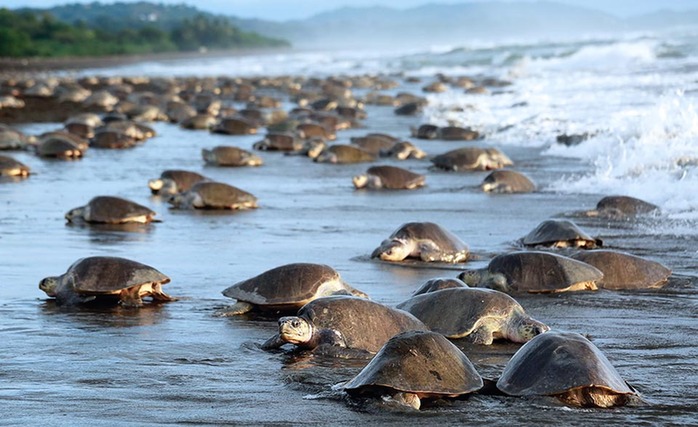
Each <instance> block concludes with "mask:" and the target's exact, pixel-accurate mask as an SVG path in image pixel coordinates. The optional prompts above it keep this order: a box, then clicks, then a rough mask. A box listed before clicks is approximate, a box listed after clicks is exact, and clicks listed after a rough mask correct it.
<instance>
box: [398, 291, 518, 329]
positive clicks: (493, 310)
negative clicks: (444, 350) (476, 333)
mask: <svg viewBox="0 0 698 427" xmlns="http://www.w3.org/2000/svg"><path fill="white" fill-rule="evenodd" d="M397 308H399V309H401V310H405V311H407V312H409V313H412V314H413V315H414V317H416V318H417V319H419V320H421V321H422V322H423V323H424V324H425V325H427V326H428V327H429V329H431V330H432V331H434V332H438V333H440V334H443V335H445V336H446V337H448V338H462V337H464V336H467V335H469V334H470V333H472V332H473V330H474V329H475V326H476V323H477V322H478V321H479V320H480V319H482V318H487V317H490V318H498V319H508V318H509V317H510V316H518V315H522V314H523V313H524V309H523V307H521V305H519V303H518V302H516V300H514V298H512V297H510V296H509V295H507V294H505V293H503V292H499V291H495V290H492V289H478V288H467V287H466V288H452V289H443V290H440V291H435V292H428V293H425V294H422V295H416V296H413V297H412V298H410V299H408V300H407V301H404V302H402V303H400V304H398V305H397Z"/></svg>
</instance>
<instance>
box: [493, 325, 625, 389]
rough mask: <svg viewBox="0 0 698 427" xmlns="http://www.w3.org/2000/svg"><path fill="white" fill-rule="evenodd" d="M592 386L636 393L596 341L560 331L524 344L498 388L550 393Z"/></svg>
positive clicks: (505, 370)
mask: <svg viewBox="0 0 698 427" xmlns="http://www.w3.org/2000/svg"><path fill="white" fill-rule="evenodd" d="M592 386H593V387H597V388H603V389H607V390H611V391H613V392H615V393H617V394H634V391H633V390H632V389H631V388H630V387H629V386H628V384H627V383H626V382H625V381H624V380H623V379H622V378H621V377H620V374H619V373H618V371H616V368H614V367H613V365H611V362H609V361H608V359H607V358H606V356H604V354H603V353H601V351H600V350H599V349H598V348H597V347H596V346H595V345H594V344H592V343H591V342H590V341H589V340H588V339H586V338H584V337H583V336H582V335H580V334H577V333H571V332H559V331H550V332H546V333H544V334H541V335H538V336H536V337H535V338H533V339H532V340H531V341H529V342H527V343H526V344H524V345H523V346H522V347H521V348H520V349H519V350H518V351H517V352H516V353H515V354H514V356H513V357H512V358H511V360H510V361H509V363H507V365H506V367H505V368H504V371H503V372H502V376H501V377H500V378H499V380H498V381H497V388H499V389H500V390H501V391H503V392H504V393H506V394H508V395H512V396H551V395H557V394H561V393H565V392H567V391H570V390H572V389H578V388H586V387H592Z"/></svg>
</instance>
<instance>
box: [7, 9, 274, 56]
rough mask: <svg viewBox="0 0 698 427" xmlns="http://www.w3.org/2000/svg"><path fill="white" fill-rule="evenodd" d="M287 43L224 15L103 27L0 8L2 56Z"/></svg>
mask: <svg viewBox="0 0 698 427" xmlns="http://www.w3.org/2000/svg"><path fill="white" fill-rule="evenodd" d="M280 46H288V43H287V42H286V41H283V40H277V39H272V38H268V37H264V36H261V35H259V34H256V33H251V32H245V31H242V30H240V29H239V28H237V27H235V26H234V25H232V24H231V23H230V22H229V21H228V20H227V19H225V18H223V17H220V18H218V17H208V16H205V15H203V14H197V15H194V16H193V17H190V18H185V19H183V20H182V21H181V22H180V23H179V24H178V25H175V26H173V28H172V29H170V30H167V29H162V28H159V27H157V26H155V25H145V26H143V25H140V26H138V27H136V26H134V27H133V28H129V27H127V26H126V27H124V28H123V29H120V30H118V31H107V30H104V29H101V28H99V27H92V26H88V25H87V24H86V23H85V22H84V21H81V20H77V21H75V22H74V23H72V24H69V23H66V22H63V21H60V20H58V19H56V18H55V17H54V16H53V15H52V14H50V13H48V12H31V11H16V12H15V11H11V10H9V9H7V8H1V9H0V57H13V58H24V57H60V56H101V55H120V54H145V53H154V52H177V51H182V52H187V51H196V50H201V49H233V48H250V47H280Z"/></svg>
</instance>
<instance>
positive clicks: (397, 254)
mask: <svg viewBox="0 0 698 427" xmlns="http://www.w3.org/2000/svg"><path fill="white" fill-rule="evenodd" d="M469 254H470V250H469V248H468V245H467V244H465V243H463V241H461V240H460V239H459V238H458V237H457V236H456V235H454V234H453V233H451V232H450V231H448V230H446V229H445V228H443V227H441V226H440V225H438V224H435V223H433V222H408V223H406V224H403V225H401V226H400V227H399V228H398V229H397V230H395V231H394V232H393V233H392V234H391V235H390V236H389V237H388V238H387V239H386V240H383V242H381V244H380V246H378V248H376V249H375V250H374V251H373V253H372V254H371V258H380V259H382V260H384V261H403V260H405V259H406V258H417V259H421V260H422V261H425V262H434V261H436V262H448V263H458V262H465V261H466V260H467V259H468V256H469Z"/></svg>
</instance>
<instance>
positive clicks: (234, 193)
mask: <svg viewBox="0 0 698 427" xmlns="http://www.w3.org/2000/svg"><path fill="white" fill-rule="evenodd" d="M189 191H192V192H195V193H197V194H198V195H199V196H200V197H201V200H202V201H203V203H204V205H205V207H206V208H209V209H227V208H230V207H231V206H238V205H240V204H243V203H249V202H255V201H256V200H257V198H256V197H255V196H253V195H252V194H250V193H248V192H247V191H244V190H241V189H239V188H237V187H233V186H232V185H228V184H224V183H222V182H206V181H204V182H199V183H198V184H194V186H193V187H192V188H191V189H190V190H189Z"/></svg>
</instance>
